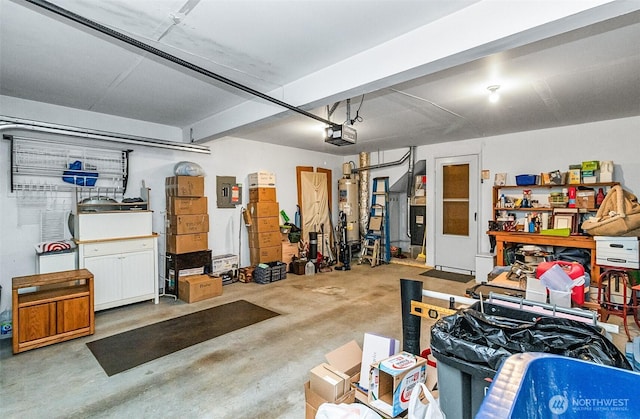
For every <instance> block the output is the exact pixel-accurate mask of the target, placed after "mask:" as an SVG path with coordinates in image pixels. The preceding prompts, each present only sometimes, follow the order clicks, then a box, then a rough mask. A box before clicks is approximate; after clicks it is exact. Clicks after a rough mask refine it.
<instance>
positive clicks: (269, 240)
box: [249, 231, 282, 247]
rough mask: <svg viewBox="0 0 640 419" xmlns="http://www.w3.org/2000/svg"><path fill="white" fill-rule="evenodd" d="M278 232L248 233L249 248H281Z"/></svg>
mask: <svg viewBox="0 0 640 419" xmlns="http://www.w3.org/2000/svg"><path fill="white" fill-rule="evenodd" d="M281 245H282V240H281V239H280V232H279V231H269V232H265V233H249V247H273V246H281Z"/></svg>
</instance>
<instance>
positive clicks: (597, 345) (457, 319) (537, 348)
mask: <svg viewBox="0 0 640 419" xmlns="http://www.w3.org/2000/svg"><path fill="white" fill-rule="evenodd" d="M485 305H486V304H485ZM431 349H432V350H434V351H436V352H437V353H439V354H440V355H444V356H447V357H453V358H458V359H461V360H464V361H467V362H469V363H471V364H474V365H477V366H484V367H488V368H490V369H492V370H494V371H497V370H498V369H499V367H500V365H502V362H503V361H504V360H506V359H507V358H508V357H509V356H511V355H513V354H516V353H522V352H545V353H550V354H556V355H563V356H567V357H570V358H576V359H581V360H584V361H590V362H594V363H596V364H600V365H607V366H612V367H617V368H622V369H627V370H631V365H630V364H629V361H628V360H627V358H626V357H625V355H624V354H622V353H621V352H620V351H619V350H618V348H616V347H615V345H614V344H613V343H612V342H611V341H609V340H608V339H607V338H606V337H605V336H603V335H601V334H600V333H599V332H598V330H597V329H596V328H595V327H593V326H591V325H588V324H586V323H582V322H578V321H575V320H570V319H563V318H559V317H546V316H542V317H538V318H536V319H535V321H526V320H520V319H516V318H508V317H500V316H492V315H485V314H483V313H481V312H479V311H477V310H474V309H472V308H468V309H463V310H459V311H458V313H456V314H453V315H451V316H446V317H442V318H441V319H440V320H438V321H437V322H436V324H435V325H434V326H433V327H432V329H431Z"/></svg>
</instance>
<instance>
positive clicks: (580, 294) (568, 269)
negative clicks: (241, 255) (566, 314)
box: [536, 260, 584, 305]
mask: <svg viewBox="0 0 640 419" xmlns="http://www.w3.org/2000/svg"><path fill="white" fill-rule="evenodd" d="M553 265H560V267H561V268H562V270H564V272H565V273H566V274H567V275H569V278H571V279H573V280H574V281H575V280H576V279H578V278H580V277H583V276H584V267H583V266H582V265H581V264H579V263H578V262H565V261H562V260H554V261H552V262H541V263H540V264H539V265H538V267H537V268H536V278H538V279H540V276H542V274H543V273H545V272H547V271H548V270H549V269H551V267H552V266H553ZM571 301H573V302H574V303H576V304H578V305H582V304H584V285H578V286H577V287H573V288H572V289H571Z"/></svg>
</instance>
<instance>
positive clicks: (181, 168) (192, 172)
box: [173, 161, 206, 176]
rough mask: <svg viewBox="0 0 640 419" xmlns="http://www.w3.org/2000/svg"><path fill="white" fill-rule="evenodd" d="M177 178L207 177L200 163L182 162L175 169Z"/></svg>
mask: <svg viewBox="0 0 640 419" xmlns="http://www.w3.org/2000/svg"><path fill="white" fill-rule="evenodd" d="M173 172H174V173H175V175H176V176H206V173H205V172H204V169H203V168H202V166H200V165H199V164H198V163H194V162H192V161H181V162H178V163H176V165H175V166H174V167H173Z"/></svg>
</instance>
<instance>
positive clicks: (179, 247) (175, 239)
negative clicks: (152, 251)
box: [167, 233, 209, 253]
mask: <svg viewBox="0 0 640 419" xmlns="http://www.w3.org/2000/svg"><path fill="white" fill-rule="evenodd" d="M208 248H209V234H208V233H196V234H178V235H173V234H167V252H169V253H190V252H197V251H199V250H207V249H208Z"/></svg>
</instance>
